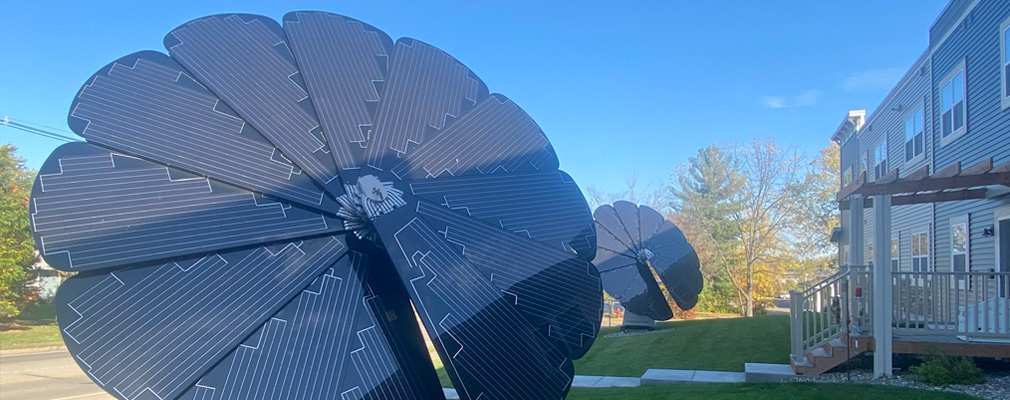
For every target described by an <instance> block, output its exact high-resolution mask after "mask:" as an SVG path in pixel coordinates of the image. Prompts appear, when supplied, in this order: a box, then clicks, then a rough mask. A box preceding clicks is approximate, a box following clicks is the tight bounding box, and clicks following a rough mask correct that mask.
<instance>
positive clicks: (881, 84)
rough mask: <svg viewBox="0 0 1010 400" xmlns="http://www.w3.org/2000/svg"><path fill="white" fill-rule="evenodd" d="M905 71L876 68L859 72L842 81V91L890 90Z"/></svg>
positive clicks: (893, 68)
mask: <svg viewBox="0 0 1010 400" xmlns="http://www.w3.org/2000/svg"><path fill="white" fill-rule="evenodd" d="M904 73H905V70H904V69H902V68H899V67H890V68H876V69H868V70H866V71H857V72H853V73H851V74H849V76H847V77H845V79H842V89H845V90H848V91H852V92H856V91H863V90H879V89H883V90H886V89H890V88H892V87H894V85H895V84H896V83H898V80H900V79H901V76H902V75H904Z"/></svg>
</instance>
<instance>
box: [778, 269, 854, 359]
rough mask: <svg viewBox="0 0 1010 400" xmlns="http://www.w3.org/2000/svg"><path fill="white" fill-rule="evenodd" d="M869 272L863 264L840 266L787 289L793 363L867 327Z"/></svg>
mask: <svg viewBox="0 0 1010 400" xmlns="http://www.w3.org/2000/svg"><path fill="white" fill-rule="evenodd" d="M870 278H871V276H870V272H869V268H867V267H866V266H863V265H844V266H842V267H841V268H839V271H838V273H836V274H834V275H832V276H830V277H828V278H827V279H825V280H823V281H821V282H818V283H817V284H815V285H813V286H811V287H809V288H807V289H806V290H803V291H798V290H791V291H789V316H790V343H791V346H792V349H791V353H792V354H791V355H792V357H793V362H795V363H797V364H804V363H805V362H806V361H805V360H806V359H805V357H806V354H807V353H808V352H809V351H810V350H812V349H815V348H818V347H821V346H824V345H825V344H827V343H828V342H830V341H831V340H832V339H835V338H838V337H840V336H841V335H842V334H844V333H846V332H847V329H848V331H849V332H850V335H858V334H859V332H862V331H868V330H869V328H870V327H869V326H868V324H869V322H870V318H869V310H870V306H871V303H870V301H871V299H872V297H871V296H870V294H871V293H870ZM852 331H855V332H852Z"/></svg>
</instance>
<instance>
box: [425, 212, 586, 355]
mask: <svg viewBox="0 0 1010 400" xmlns="http://www.w3.org/2000/svg"><path fill="white" fill-rule="evenodd" d="M447 212H448V211H447V210H445V211H443V210H442V209H441V208H438V207H436V206H432V205H428V204H426V203H421V204H419V207H418V215H420V216H421V217H422V218H425V219H427V220H428V222H429V223H431V224H435V225H434V226H436V227H437V226H442V225H443V224H444V225H446V230H445V231H444V232H442V233H443V235H445V238H446V240H447V241H449V242H450V243H461V244H464V245H465V246H466V247H465V249H466V250H467V251H465V252H463V254H461V255H463V256H464V257H465V258H467V259H468V260H470V261H471V262H472V263H474V265H475V266H477V267H478V268H482V269H484V271H485V274H488V275H490V276H488V278H489V279H490V281H491V283H492V284H494V285H495V286H496V287H497V288H499V289H500V290H502V291H505V290H512V291H515V290H518V289H522V293H521V294H522V298H521V299H517V304H518V303H522V304H523V307H521V308H520V311H528V312H531V313H532V314H534V315H535V316H539V317H544V318H545V319H548V320H549V319H550V317H552V316H556V317H557V318H558V320H559V321H561V322H564V323H567V324H568V326H569V327H575V326H577V325H578V324H580V323H582V322H587V321H586V320H585V319H583V318H582V317H580V316H579V315H567V314H564V315H562V314H560V313H561V312H562V311H564V310H559V307H558V304H559V303H558V301H559V300H560V301H562V302H564V301H565V300H569V299H593V298H594V297H598V296H594V294H596V292H597V291H598V290H599V288H600V282H599V278H597V277H594V276H592V274H591V273H590V266H589V264H588V263H586V262H583V261H579V260H576V259H575V258H574V257H573V255H572V254H571V253H566V252H562V251H560V250H557V249H555V248H553V247H550V246H547V245H543V244H540V243H538V242H528V241H526V240H523V239H521V237H515V236H512V235H511V234H510V233H506V232H502V231H498V230H497V229H495V228H493V227H487V226H482V225H481V223H479V222H476V221H467V220H466V219H465V218H464V217H461V216H458V215H455V214H452V213H447ZM501 260H506V261H504V262H502V261H501ZM559 267H560V268H562V269H563V270H557V268H559ZM552 270H553V271H552ZM545 272H553V274H552V275H554V276H541V275H542V274H543V273H545ZM565 272H567V273H565ZM580 273H581V274H584V275H583V276H584V277H585V279H586V280H581V281H576V280H574V279H572V278H574V277H578V276H579V275H578V274H580ZM556 275H564V276H565V278H567V279H556V278H557V276H556ZM492 277H493V278H492ZM519 283H521V284H522V287H517V286H515V285H517V284H519ZM558 294H560V296H561V298H560V299H559V298H557V296H558ZM586 305H587V304H584V303H583V304H582V306H586ZM600 306H601V307H602V304H601V305H600ZM583 333H586V334H589V335H590V336H593V335H595V329H592V327H591V326H590V331H589V332H583ZM578 343H581V340H579V341H578Z"/></svg>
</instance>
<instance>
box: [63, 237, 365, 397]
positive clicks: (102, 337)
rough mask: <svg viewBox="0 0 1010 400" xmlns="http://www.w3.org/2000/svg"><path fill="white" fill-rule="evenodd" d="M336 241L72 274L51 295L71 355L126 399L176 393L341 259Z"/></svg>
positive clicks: (281, 245)
mask: <svg viewBox="0 0 1010 400" xmlns="http://www.w3.org/2000/svg"><path fill="white" fill-rule="evenodd" d="M346 249H347V246H346V245H345V244H344V242H343V241H342V240H341V239H340V238H337V237H322V238H318V239H311V240H304V241H294V242H280V243H276V244H274V245H271V246H260V247H254V248H250V249H244V250H234V251H227V252H219V253H212V254H208V255H205V256H198V257H188V258H178V259H173V260H171V261H168V262H166V263H164V264H154V265H146V266H136V267H133V268H128V269H122V270H117V271H115V272H110V273H97V274H86V275H77V276H74V277H71V278H70V279H68V280H67V281H66V282H65V283H64V284H63V285H61V286H60V289H59V291H58V292H57V294H56V309H57V321H58V322H59V325H60V331H61V333H62V334H63V338H64V341H65V342H66V344H67V349H68V350H69V351H70V354H72V355H73V356H74V359H75V360H76V361H77V363H78V364H79V365H80V366H81V368H82V369H84V371H85V372H86V373H87V374H88V376H90V377H91V378H92V379H93V380H94V381H95V383H97V384H98V385H99V386H101V387H102V388H103V389H105V390H106V391H108V392H109V393H111V394H114V395H116V396H117V397H119V398H123V399H136V398H150V396H152V395H153V396H157V398H163V399H172V398H176V397H177V396H179V395H180V394H182V393H183V392H184V391H185V390H186V389H188V388H189V386H191V385H192V384H193V383H194V382H196V380H197V379H198V378H199V377H200V376H201V375H203V374H204V373H205V372H206V371H207V370H209V369H210V368H211V367H212V366H214V365H215V364H216V363H218V362H219V361H220V360H221V359H223V358H224V357H225V356H226V355H227V354H228V353H229V352H230V351H232V349H234V348H235V347H236V346H238V345H239V343H241V342H242V341H243V339H244V338H245V337H247V336H248V335H249V334H251V333H253V331H254V330H256V329H257V328H258V327H259V326H261V325H262V324H263V323H265V322H266V321H267V320H268V319H269V318H270V316H271V315H273V314H274V313H276V312H277V311H278V310H279V309H280V308H281V306H282V305H284V304H285V303H287V302H288V300H290V299H291V298H293V297H294V296H295V295H297V294H298V293H299V292H301V291H302V289H303V288H305V286H306V285H308V284H309V283H310V282H312V280H313V279H315V278H316V277H317V276H319V275H320V274H321V273H322V272H323V271H325V270H326V269H327V268H328V267H329V266H330V265H332V264H333V263H334V262H335V261H336V260H337V259H338V258H340V257H341V256H342V255H343V254H344V253H345V252H346Z"/></svg>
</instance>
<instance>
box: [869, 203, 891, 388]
mask: <svg viewBox="0 0 1010 400" xmlns="http://www.w3.org/2000/svg"><path fill="white" fill-rule="evenodd" d="M873 220H874V235H873V248H874V252H873V292H872V295H873V306H872V307H873V311H872V315H873V340H874V342H875V343H876V348H874V350H873V376H875V377H879V376H891V374H892V365H891V354H892V347H891V341H892V340H893V338H894V336H893V331H894V328H893V327H892V326H891V322H892V319H893V315H892V314H891V312H892V306H893V304H894V299H893V298H892V297H891V296H892V293H891V292H892V290H893V285H892V284H891V196H890V195H883V196H873Z"/></svg>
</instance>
